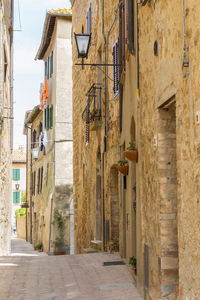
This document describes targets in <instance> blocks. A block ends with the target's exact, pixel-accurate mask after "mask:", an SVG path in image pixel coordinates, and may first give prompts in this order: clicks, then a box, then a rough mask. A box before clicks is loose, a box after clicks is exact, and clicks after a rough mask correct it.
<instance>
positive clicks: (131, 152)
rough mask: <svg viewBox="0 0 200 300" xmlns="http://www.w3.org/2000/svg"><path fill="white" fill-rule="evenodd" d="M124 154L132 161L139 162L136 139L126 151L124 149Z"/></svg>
mask: <svg viewBox="0 0 200 300" xmlns="http://www.w3.org/2000/svg"><path fill="white" fill-rule="evenodd" d="M124 156H125V157H126V158H127V159H128V160H131V161H135V162H137V160H138V152H137V149H136V145H135V141H132V142H130V143H129V147H128V148H127V150H126V151H124Z"/></svg>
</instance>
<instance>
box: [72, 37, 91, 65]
mask: <svg viewBox="0 0 200 300" xmlns="http://www.w3.org/2000/svg"><path fill="white" fill-rule="evenodd" d="M74 37H75V41H76V48H77V51H78V57H79V58H80V57H81V58H82V59H83V58H87V57H88V51H89V47H90V41H91V34H85V33H80V34H76V33H74Z"/></svg>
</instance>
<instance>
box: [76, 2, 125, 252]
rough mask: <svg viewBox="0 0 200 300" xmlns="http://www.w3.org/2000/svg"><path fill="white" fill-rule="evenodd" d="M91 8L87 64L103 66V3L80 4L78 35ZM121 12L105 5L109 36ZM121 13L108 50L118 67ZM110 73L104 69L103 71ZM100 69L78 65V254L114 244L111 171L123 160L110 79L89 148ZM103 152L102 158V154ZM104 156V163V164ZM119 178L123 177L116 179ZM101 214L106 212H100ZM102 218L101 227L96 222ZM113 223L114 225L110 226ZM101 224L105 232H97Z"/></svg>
mask: <svg viewBox="0 0 200 300" xmlns="http://www.w3.org/2000/svg"><path fill="white" fill-rule="evenodd" d="M90 3H91V8H92V26H91V28H92V41H91V47H90V50H89V55H88V59H87V60H85V63H97V62H98V51H99V53H101V58H102V63H105V43H104V36H103V34H102V25H103V22H102V2H100V1H88V0H84V1H75V2H74V5H73V11H72V16H73V17H72V25H73V32H76V33H78V32H81V30H82V25H83V27H84V32H86V30H87V28H86V16H87V9H88V7H89V4H90ZM117 7H118V1H116V0H112V1H105V9H104V15H105V17H104V22H105V23H104V25H105V27H104V29H105V35H107V33H108V31H109V29H110V27H111V25H112V23H113V21H114V12H115V9H117ZM118 24H119V23H118V13H117V17H116V20H115V21H114V25H113V28H112V29H111V33H110V37H109V46H108V53H109V57H108V63H112V46H113V44H114V42H115V41H116V39H117V38H118V32H119V29H118ZM72 53H73V63H74V64H75V63H77V62H80V61H79V60H78V57H77V51H76V45H75V41H74V40H73V52H72ZM102 68H103V70H105V68H104V67H102ZM108 76H109V77H110V78H111V79H112V78H113V68H112V67H109V68H108ZM97 77H98V76H97V68H96V67H91V68H90V67H85V68H84V70H82V69H81V67H80V66H75V65H73V135H74V136H73V140H74V159H73V165H74V215H75V220H74V222H75V239H76V252H77V253H80V252H82V251H83V248H88V247H90V241H91V240H93V239H96V238H97V237H99V234H100V235H101V241H103V243H104V246H105V247H106V246H107V242H109V240H107V241H106V240H105V231H106V229H105V224H106V221H107V224H109V226H108V229H107V231H108V232H109V235H110V233H111V227H110V224H111V204H110V200H111V198H112V197H110V193H111V188H110V185H111V184H110V172H111V169H112V167H113V166H116V164H117V161H118V160H119V158H120V155H119V98H118V96H116V97H115V98H114V96H113V82H112V80H110V79H108V97H106V99H105V85H104V81H105V75H104V72H102V73H101V75H100V76H99V77H100V78H101V80H100V82H101V83H102V123H101V126H100V127H99V128H98V129H97V130H95V131H90V135H89V137H90V141H89V144H87V145H86V140H85V130H86V129H85V122H84V121H83V120H82V113H83V111H84V109H85V107H86V103H87V100H88V98H87V97H86V93H87V91H88V90H89V88H90V87H91V86H92V84H94V83H95V84H96V83H99V82H98V80H97ZM107 100H108V106H109V114H108V133H107V151H106V152H105V153H104V135H105V103H106V101H107ZM99 152H100V155H99ZM98 156H100V163H99V161H98V159H97V158H98ZM116 176H118V174H117V175H116ZM97 182H98V184H99V182H101V193H100V194H101V199H100V200H99V194H98V193H97ZM99 209H100V212H99V211H97V210H99ZM96 216H97V217H98V218H99V220H100V219H101V222H100V221H99V222H97V221H96ZM108 222H109V223H108ZM98 224H99V226H100V227H101V228H97V227H98Z"/></svg>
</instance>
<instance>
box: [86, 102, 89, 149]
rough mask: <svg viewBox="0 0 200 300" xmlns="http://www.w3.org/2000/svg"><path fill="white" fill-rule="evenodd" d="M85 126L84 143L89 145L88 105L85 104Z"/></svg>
mask: <svg viewBox="0 0 200 300" xmlns="http://www.w3.org/2000/svg"><path fill="white" fill-rule="evenodd" d="M85 124H86V126H85V141H86V144H89V141H90V108H89V105H88V104H87V107H86V123H85Z"/></svg>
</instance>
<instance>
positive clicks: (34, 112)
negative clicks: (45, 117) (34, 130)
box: [24, 105, 41, 127]
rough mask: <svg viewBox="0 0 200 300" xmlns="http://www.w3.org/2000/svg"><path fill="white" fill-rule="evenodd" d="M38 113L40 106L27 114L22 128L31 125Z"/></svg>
mask: <svg viewBox="0 0 200 300" xmlns="http://www.w3.org/2000/svg"><path fill="white" fill-rule="evenodd" d="M40 112H41V110H40V106H39V105H37V106H35V107H34V109H33V110H32V112H31V113H30V114H29V116H28V118H27V119H26V120H25V122H24V126H25V127H26V126H27V125H28V124H31V123H32V122H33V121H34V120H35V118H36V117H37V115H38V114H39V113H40Z"/></svg>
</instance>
